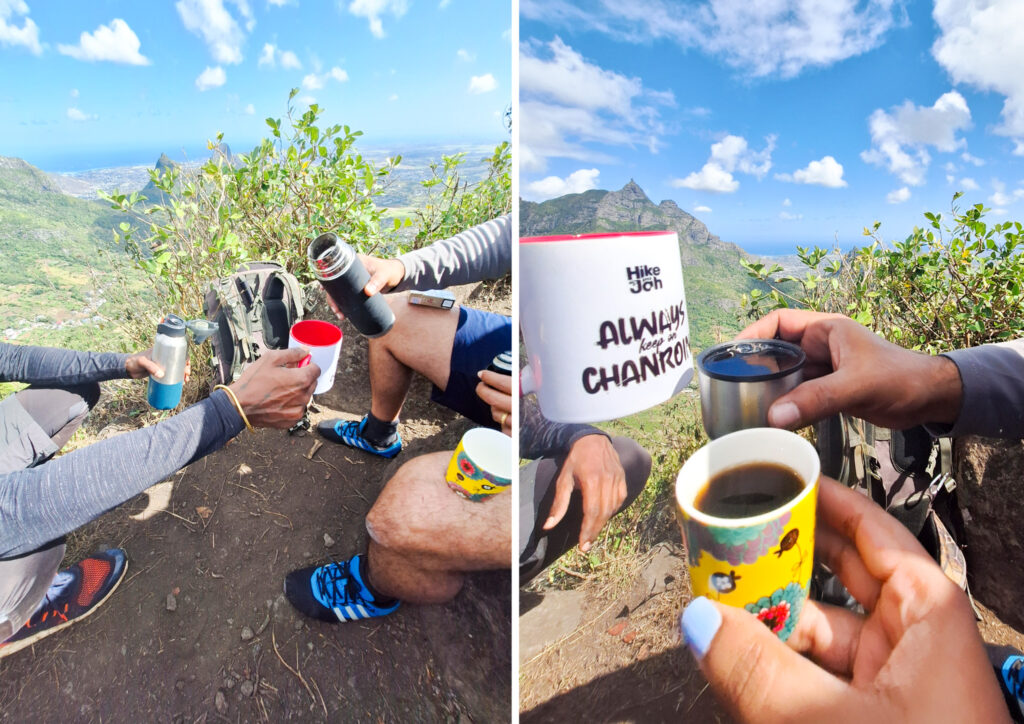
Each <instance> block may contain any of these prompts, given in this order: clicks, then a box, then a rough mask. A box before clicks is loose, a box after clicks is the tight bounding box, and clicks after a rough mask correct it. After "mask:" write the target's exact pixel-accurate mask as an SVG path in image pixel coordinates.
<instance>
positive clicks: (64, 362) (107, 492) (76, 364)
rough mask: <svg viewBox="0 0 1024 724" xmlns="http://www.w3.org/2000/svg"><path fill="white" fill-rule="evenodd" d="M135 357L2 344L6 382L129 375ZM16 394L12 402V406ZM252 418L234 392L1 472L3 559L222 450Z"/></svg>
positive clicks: (0, 368) (1, 373)
mask: <svg viewBox="0 0 1024 724" xmlns="http://www.w3.org/2000/svg"><path fill="white" fill-rule="evenodd" d="M127 356H128V355H118V354H96V353H86V352H70V351H67V350H52V349H45V348H38V347H35V348H33V347H24V346H18V345H8V344H0V380H2V381H11V380H15V381H23V382H32V383H34V384H47V385H72V384H80V383H84V382H98V381H102V380H109V379H114V378H117V377H126V376H127V373H126V372H125V368H124V360H125V359H126V358H127ZM9 402H14V400H13V398H8V399H7V400H4V403H0V404H5V403H9ZM243 427H244V424H243V422H242V418H241V416H240V415H239V414H238V412H237V411H236V410H235V408H234V406H233V405H232V403H231V400H230V399H228V396H227V394H226V393H224V392H222V391H217V392H215V393H214V394H213V395H211V396H210V397H209V398H208V399H206V400H203V401H202V402H200V403H198V404H196V405H193V406H191V407H189V408H188V409H186V410H184V411H183V412H181V413H180V414H178V415H175V416H174V417H172V418H170V419H167V420H164V421H162V422H160V423H158V424H156V425H153V426H152V427H147V428H143V429H141V430H134V431H132V432H129V433H124V434H122V435H118V436H116V437H112V438H110V439H107V440H104V441H102V442H98V443H95V444H93V445H89V446H88V447H84V448H81V449H79V450H75V451H73V452H71V453H68V454H67V455H64V456H62V457H59V458H57V459H55V460H52V461H50V462H48V463H46V464H44V465H40V466H38V467H34V468H29V469H27V470H18V471H14V472H10V473H5V474H0V558H4V557H11V556H17V555H22V554H24V553H27V552H29V551H32V550H35V549H36V548H38V547H40V546H42V545H44V544H46V543H48V542H49V541H52V540H54V539H55V538H58V537H60V536H61V535H64V534H66V533H68V532H70V531H72V530H74V529H76V528H78V527H80V526H82V525H84V524H85V523H88V522H89V521H90V520H92V519H93V518H95V517H97V516H98V515H100V514H102V513H103V512H105V511H107V510H109V509H110V508H113V507H115V506H117V505H120V504H121V503H123V502H125V501H126V500H128V499H130V498H131V497H133V496H135V495H137V494H139V493H140V492H142V491H143V490H145V489H146V488H148V487H150V486H151V485H154V484H155V483H158V482H159V481H161V480H163V479H164V478H166V477H167V476H168V475H171V474H172V473H174V472H175V471H176V470H179V469H180V468H182V467H184V466H185V465H188V464H189V463H191V462H193V461H195V460H198V459H199V458H201V457H203V456H204V455H208V454H209V453H211V452H213V451H215V450H217V449H219V448H220V447H222V446H223V445H224V444H225V443H226V442H227V441H228V440H230V439H231V438H232V437H234V436H235V435H237V434H238V433H239V432H241V431H242V428H243Z"/></svg>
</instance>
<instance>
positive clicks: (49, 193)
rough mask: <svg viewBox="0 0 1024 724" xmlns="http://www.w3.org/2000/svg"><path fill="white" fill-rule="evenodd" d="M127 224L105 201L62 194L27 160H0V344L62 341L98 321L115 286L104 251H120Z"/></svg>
mask: <svg viewBox="0 0 1024 724" xmlns="http://www.w3.org/2000/svg"><path fill="white" fill-rule="evenodd" d="M120 221H122V219H121V218H118V215H117V214H116V213H115V212H114V211H112V210H109V209H107V208H106V205H105V204H102V203H99V202H92V201H84V200H82V199H78V198H75V197H73V196H66V195H64V194H62V193H61V192H60V188H59V186H58V184H57V183H56V182H55V181H54V180H52V179H51V178H50V177H49V176H47V175H46V174H45V173H43V172H42V171H40V170H39V169H37V168H35V167H33V166H31V165H29V164H28V163H26V162H25V161H22V160H20V159H15V158H5V157H0V339H3V338H5V337H11V336H16V337H17V339H18V341H33V342H53V343H56V342H58V341H63V340H64V339H65V338H66V337H67V336H68V334H67V331H68V330H71V329H73V328H75V326H76V325H77V324H80V323H81V322H82V320H87V319H89V318H91V317H93V316H95V315H96V314H97V310H98V309H99V307H100V306H101V304H100V302H101V301H102V299H103V293H104V290H105V288H106V287H107V286H108V285H109V284H110V283H111V281H112V272H111V267H110V259H109V258H107V256H106V254H105V253H104V252H107V251H112V252H113V253H115V254H117V253H120V252H118V251H117V246H116V244H114V242H113V232H112V229H114V228H115V227H116V226H117V224H118V223H119V222H120ZM26 327H29V328H30V329H29V330H28V331H26ZM10 329H13V330H15V332H16V333H17V334H16V335H11V334H10V333H8V332H7V330H10ZM83 329H84V328H83ZM62 332H63V333H62Z"/></svg>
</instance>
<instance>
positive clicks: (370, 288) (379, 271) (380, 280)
mask: <svg viewBox="0 0 1024 724" xmlns="http://www.w3.org/2000/svg"><path fill="white" fill-rule="evenodd" d="M387 281H388V275H387V272H386V271H385V270H384V268H383V267H382V266H378V267H377V268H375V269H374V270H373V273H371V274H370V281H368V282H366V286H365V287H363V294H365V295H366V296H368V297H372V296H373V295H374V294H376V293H377V292H379V291H380V290H381V289H383V288H384V287H385V286H386V285H387Z"/></svg>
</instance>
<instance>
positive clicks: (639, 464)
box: [612, 437, 652, 507]
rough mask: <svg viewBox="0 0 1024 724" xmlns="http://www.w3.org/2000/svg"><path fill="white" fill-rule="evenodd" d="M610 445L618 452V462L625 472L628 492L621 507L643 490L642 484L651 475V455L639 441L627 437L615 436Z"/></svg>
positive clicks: (644, 484) (630, 501) (645, 482)
mask: <svg viewBox="0 0 1024 724" xmlns="http://www.w3.org/2000/svg"><path fill="white" fill-rule="evenodd" d="M612 445H613V447H614V448H615V452H617V453H618V454H619V462H620V463H622V468H623V470H625V472H626V487H627V488H628V493H627V495H626V502H625V503H623V507H626V506H627V505H629V504H630V503H632V502H633V501H634V500H635V499H636V498H637V496H639V495H640V493H642V492H643V489H644V486H646V485H647V479H648V478H649V477H650V476H651V465H652V461H651V455H650V453H648V452H647V451H646V450H644V449H643V448H642V447H640V445H639V443H637V442H636V441H635V440H632V439H630V438H628V437H617V438H615V439H614V440H612Z"/></svg>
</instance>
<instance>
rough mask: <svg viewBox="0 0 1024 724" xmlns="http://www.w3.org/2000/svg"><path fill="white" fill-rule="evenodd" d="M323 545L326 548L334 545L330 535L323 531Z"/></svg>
mask: <svg viewBox="0 0 1024 724" xmlns="http://www.w3.org/2000/svg"><path fill="white" fill-rule="evenodd" d="M324 545H325V546H327V547H328V548H330V547H331V546H332V545H334V539H333V538H331V536H329V535H327V533H324Z"/></svg>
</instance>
